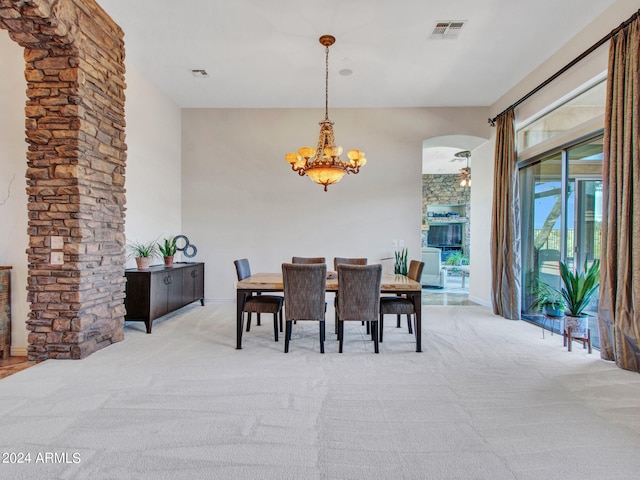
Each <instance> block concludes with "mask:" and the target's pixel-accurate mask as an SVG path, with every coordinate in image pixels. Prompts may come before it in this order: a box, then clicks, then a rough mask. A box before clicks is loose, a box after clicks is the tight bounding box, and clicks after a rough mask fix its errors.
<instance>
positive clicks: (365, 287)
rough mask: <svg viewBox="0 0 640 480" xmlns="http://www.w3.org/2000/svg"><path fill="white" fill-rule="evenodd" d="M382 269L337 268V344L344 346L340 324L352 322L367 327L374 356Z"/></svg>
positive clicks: (376, 349)
mask: <svg viewBox="0 0 640 480" xmlns="http://www.w3.org/2000/svg"><path fill="white" fill-rule="evenodd" d="M381 281H382V265H379V264H375V265H347V264H339V265H338V308H337V312H338V340H339V342H340V346H339V352H340V353H342V347H343V344H344V322H346V321H349V320H355V321H358V322H367V323H369V324H370V326H371V337H372V340H373V342H374V349H375V353H378V351H379V350H378V316H379V314H380V283H381Z"/></svg>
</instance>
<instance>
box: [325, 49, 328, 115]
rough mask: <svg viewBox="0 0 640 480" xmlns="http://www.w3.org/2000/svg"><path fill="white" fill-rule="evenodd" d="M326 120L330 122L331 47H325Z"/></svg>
mask: <svg viewBox="0 0 640 480" xmlns="http://www.w3.org/2000/svg"><path fill="white" fill-rule="evenodd" d="M324 52H325V60H324V119H325V120H329V47H328V46H327V47H324Z"/></svg>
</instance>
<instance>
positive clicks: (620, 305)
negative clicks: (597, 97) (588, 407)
mask: <svg viewBox="0 0 640 480" xmlns="http://www.w3.org/2000/svg"><path fill="white" fill-rule="evenodd" d="M639 28H640V20H639V19H638V18H636V19H635V20H634V21H632V22H631V23H630V24H629V25H628V26H626V27H625V28H623V29H621V31H620V32H618V33H617V34H616V35H615V36H613V37H612V38H611V44H610V48H609V73H608V83H607V104H606V110H605V130H604V161H603V165H602V169H603V170H602V179H603V202H604V205H603V215H602V253H601V283H600V304H599V308H598V321H599V327H600V355H601V357H602V358H604V359H607V360H615V362H616V363H617V364H618V365H619V366H620V367H622V368H625V369H628V370H635V371H640V351H639V349H638V339H639V338H640V322H639V321H640V207H638V205H640V182H639V178H640V166H639V165H638V162H639V161H640V154H639V150H638V145H639V141H640V115H639V111H638V110H639V105H638V104H639V102H640V97H639V95H640V92H639V78H638V77H639V74H638V69H639V68H640V56H639V53H638V52H639V50H640V33H639Z"/></svg>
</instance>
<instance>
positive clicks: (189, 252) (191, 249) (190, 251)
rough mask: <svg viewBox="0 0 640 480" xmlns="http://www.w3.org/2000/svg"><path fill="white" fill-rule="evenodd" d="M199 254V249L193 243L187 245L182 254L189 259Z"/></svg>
mask: <svg viewBox="0 0 640 480" xmlns="http://www.w3.org/2000/svg"><path fill="white" fill-rule="evenodd" d="M196 253H198V249H197V248H196V246H195V245H194V244H193V243H187V245H186V246H185V247H184V248H183V251H182V254H183V255H184V256H185V257H187V258H193V257H195V256H196Z"/></svg>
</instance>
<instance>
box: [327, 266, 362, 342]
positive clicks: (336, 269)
mask: <svg viewBox="0 0 640 480" xmlns="http://www.w3.org/2000/svg"><path fill="white" fill-rule="evenodd" d="M367 262H368V259H366V258H347V257H335V258H334V259H333V270H334V271H336V272H337V271H338V265H340V264H343V265H366V264H367ZM333 306H334V309H335V310H334V311H335V319H334V328H335V332H336V335H337V334H338V310H337V308H338V295H336V296H335V297H334V299H333ZM362 323H363V324H364V322H362ZM368 325H369V324H367V326H368ZM367 333H369V332H367Z"/></svg>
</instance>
